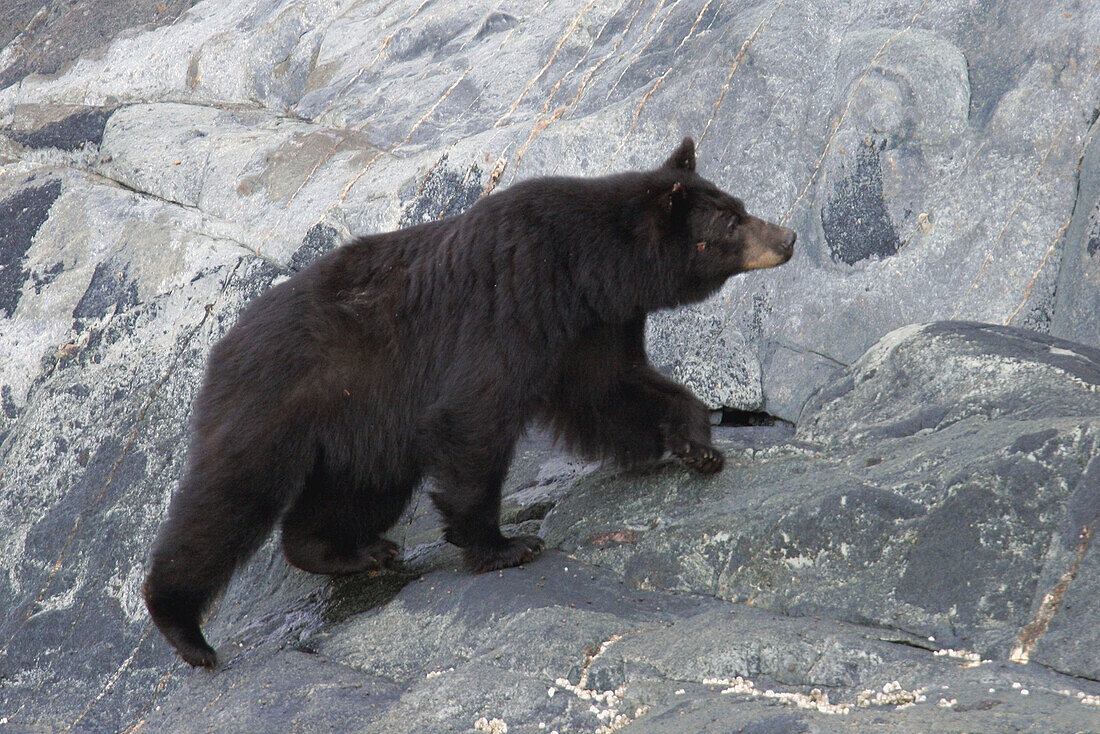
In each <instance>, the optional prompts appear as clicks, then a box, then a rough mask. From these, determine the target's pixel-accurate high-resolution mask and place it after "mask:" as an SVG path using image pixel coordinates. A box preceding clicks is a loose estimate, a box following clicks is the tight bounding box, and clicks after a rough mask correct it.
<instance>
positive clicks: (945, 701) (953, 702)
mask: <svg viewBox="0 0 1100 734" xmlns="http://www.w3.org/2000/svg"><path fill="white" fill-rule="evenodd" d="M958 703H959V699H957V698H941V699H940V700H939V703H937V704H936V705H937V706H939V707H940V708H944V709H950V708H955V706H957V705H958Z"/></svg>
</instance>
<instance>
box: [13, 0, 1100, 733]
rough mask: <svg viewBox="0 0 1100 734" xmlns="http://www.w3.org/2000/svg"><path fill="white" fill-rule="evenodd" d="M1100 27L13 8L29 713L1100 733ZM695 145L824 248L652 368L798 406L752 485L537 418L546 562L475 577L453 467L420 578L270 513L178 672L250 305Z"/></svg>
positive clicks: (754, 276)
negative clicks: (160, 616) (199, 490)
mask: <svg viewBox="0 0 1100 734" xmlns="http://www.w3.org/2000/svg"><path fill="white" fill-rule="evenodd" d="M1097 38H1100V5H1097V4H1096V3H1075V2H1039V3H1037V2H1031V1H1030V0H1007V1H1006V2H1000V3H994V4H974V3H970V2H962V1H961V0H958V1H955V0H949V1H947V2H934V3H933V2H926V1H925V0H906V1H903V2H881V1H879V0H867V1H866V2H857V3H847V2H844V3H842V2H836V1H833V0H830V1H828V2H823V3H821V2H819V3H808V2H792V0H766V1H764V2H755V1H754V2H748V1H744V0H726V1H723V0H713V1H708V0H698V1H696V0H690V1H689V0H680V1H669V0H630V1H628V2H622V1H621V0H614V1H613V2H605V1H604V0H592V2H575V1H573V0H563V1H561V2H558V1H556V0H539V2H537V3H534V4H531V3H526V2H518V0H516V1H509V0H505V2H472V3H442V2H438V1H433V0H427V1H426V2H425V1H423V0H414V1H413V2H390V3H378V2H368V1H367V0H218V1H215V0H201V1H198V2H195V1H194V0H165V1H164V2H159V1H158V2H153V1H152V0H116V1H115V2H109V3H107V2H94V1H93V0H75V1H74V2H66V3H47V2H43V0H24V1H19V2H14V3H3V4H0V596H2V598H4V599H5V600H6V601H5V603H4V604H0V729H4V728H10V729H11V730H13V731H25V730H47V731H52V730H72V731H135V730H141V729H144V730H145V731H170V730H171V731H174V730H180V731H209V730H212V729H214V730H226V731H233V730H239V731H258V730H281V729H293V730H316V731H333V730H339V731H377V732H390V731H394V730H395V729H400V730H406V729H407V730H411V731H423V732H438V731H462V732H467V731H503V729H502V726H503V725H507V727H508V731H511V732H516V731H519V732H526V731H531V732H536V731H546V732H550V731H554V730H557V731H559V732H560V733H561V734H565V732H582V731H583V732H594V731H606V730H618V729H625V730H628V731H642V732H645V731H652V732H664V731H715V732H727V731H742V730H744V731H757V732H768V731H775V732H797V731H830V730H836V729H838V728H844V729H845V730H852V731H863V730H866V731H872V730H873V731H897V732H917V731H928V730H937V731H1016V730H1020V731H1026V730H1034V729H1042V730H1045V731H1052V732H1061V731H1066V732H1071V731H1072V732H1077V731H1100V683H1098V682H1097V681H1100V637H1098V633H1097V630H1098V629H1100V619H1098V618H1097V612H1096V610H1095V609H1094V607H1095V604H1094V600H1095V599H1096V598H1097V594H1098V593H1100V560H1098V559H1100V557H1098V555H1097V553H1098V551H1097V546H1096V544H1095V542H1094V533H1095V526H1096V523H1097V517H1098V516H1100V463H1098V461H1100V459H1097V458H1096V456H1097V454H1098V450H1097V442H1098V439H1100V419H1098V417H1097V416H1100V356H1098V353H1097V350H1096V347H1097V346H1100V302H1098V301H1097V294H1098V293H1100V143H1097V138H1098V131H1100V123H1098V122H1097V118H1098V116H1100V108H1098V107H1097V104H1098V103H1097V100H1098V99H1100V46H1098V45H1097V41H1096V39H1097ZM683 135H693V136H694V137H695V138H696V142H697V145H698V151H699V164H698V165H699V169H700V171H701V172H702V173H703V174H704V175H705V176H707V177H708V178H710V179H711V180H713V181H714V182H716V183H717V184H718V185H720V186H721V187H723V188H725V189H727V190H729V191H731V192H734V193H736V194H737V195H739V196H741V197H743V198H744V199H745V200H746V203H747V205H748V208H749V210H750V211H752V212H753V213H756V214H758V215H760V216H763V217H766V218H769V219H772V220H774V221H782V222H784V223H785V224H786V225H788V226H791V227H792V228H794V229H795V230H797V231H798V233H799V240H798V243H799V244H798V246H797V249H796V254H795V257H794V259H793V260H792V261H791V262H790V263H788V264H787V265H785V266H784V267H782V268H779V269H776V270H774V271H765V272H757V273H751V274H747V275H745V276H741V277H738V278H734V279H732V280H731V282H730V283H729V284H728V286H727V287H726V288H725V289H724V290H723V291H722V292H721V293H720V294H718V295H716V296H715V297H714V298H712V299H711V300H710V301H708V302H707V303H704V304H700V305H698V306H695V307H692V308H690V309H684V310H681V311H678V312H675V313H669V314H658V315H656V316H655V317H653V318H652V319H651V321H650V324H649V326H648V330H647V338H648V340H649V348H650V352H651V355H652V358H653V361H654V363H655V364H657V365H658V366H659V367H660V368H661V369H663V370H665V371H667V372H668V373H669V374H671V375H674V376H675V377H676V378H677V379H678V380H681V381H683V382H684V383H685V384H688V385H689V386H690V387H691V388H692V389H693V390H695V391H696V392H697V393H698V394H699V395H700V397H701V398H703V399H704V400H705V401H706V402H707V403H708V404H709V405H710V406H711V407H712V408H726V409H732V410H734V411H760V410H764V411H767V412H768V413H771V414H772V415H774V416H776V417H778V418H781V419H784V420H785V421H787V422H789V423H782V422H780V423H778V424H776V425H773V426H757V427H751V428H731V427H721V428H717V429H716V437H717V441H718V443H719V445H720V446H722V447H723V449H724V450H725V452H726V455H727V467H726V469H725V470H724V471H723V472H722V473H721V474H720V475H719V476H717V477H714V478H699V477H694V476H691V475H688V474H687V473H686V472H685V471H684V469H683V467H681V466H679V465H678V464H675V463H671V464H662V465H659V466H656V467H650V468H648V469H647V470H645V471H640V472H634V473H629V474H617V473H613V472H610V471H609V470H607V469H603V468H599V467H595V466H592V465H588V464H583V463H580V462H575V461H572V460H570V459H569V458H568V457H564V456H562V455H560V454H559V453H558V452H557V451H556V450H555V449H554V448H553V447H552V446H551V445H550V444H549V442H548V441H547V440H546V439H545V438H544V437H541V436H540V435H538V434H534V435H533V436H532V438H531V440H530V441H529V442H528V443H527V444H525V445H524V446H522V447H521V448H520V450H519V451H518V452H517V459H516V462H515V464H514V465H513V468H512V472H511V475H510V477H509V480H508V485H507V490H506V493H507V495H508V497H507V499H506V501H505V506H504V515H505V521H506V522H507V523H509V525H510V526H511V527H510V531H511V532H540V533H541V534H543V535H544V537H546V538H547V540H548V541H549V543H550V545H551V550H549V551H548V552H547V554H546V555H545V557H543V558H542V559H540V560H539V561H538V562H536V563H534V564H532V565H530V566H529V567H527V568H523V569H511V570H507V571H504V572H501V573H494V574H489V575H486V576H478V577H473V576H468V575H466V574H463V573H461V572H459V571H457V570H456V569H457V560H458V556H457V554H456V553H455V552H454V549H452V548H450V547H448V546H446V545H445V544H442V543H441V542H440V541H439V534H438V526H437V522H436V520H435V518H434V517H433V515H432V513H431V512H430V511H429V506H428V505H429V503H428V502H427V501H426V500H424V499H423V496H421V498H420V499H418V500H416V501H414V503H413V506H412V507H410V509H409V512H408V513H407V515H406V517H405V518H403V519H402V521H401V522H400V523H399V525H398V526H397V527H395V528H394V530H393V531H392V532H391V535H392V536H393V538H394V539H395V540H397V541H399V542H401V543H402V545H403V546H404V548H405V564H406V565H405V568H404V569H402V570H400V571H398V572H395V573H392V574H384V575H379V576H362V577H350V578H342V579H335V580H327V579H321V578H317V577H313V576H310V575H308V574H304V573H299V572H297V571H295V570H292V569H288V568H287V567H286V565H285V563H284V562H283V560H282V558H281V556H280V554H279V553H278V552H277V550H276V549H275V548H274V546H273V545H272V544H269V545H268V546H266V547H265V548H264V549H263V550H262V551H261V552H260V553H259V554H258V555H257V557H256V558H255V559H254V560H253V561H252V563H251V564H250V565H249V566H248V567H247V568H245V569H244V570H242V572H241V573H239V574H238V576H237V578H236V579H235V581H234V583H233V584H232V586H231V587H230V588H229V590H228V591H227V593H226V596H225V597H224V598H223V599H222V600H221V601H220V602H219V604H218V605H217V607H216V609H215V610H214V612H213V614H212V615H211V618H210V619H209V621H208V622H207V625H206V630H207V632H208V634H209V636H210V639H211V641H212V642H213V643H214V644H215V645H216V646H217V647H218V650H219V654H220V656H221V657H222V659H223V660H224V661H225V665H224V667H223V668H221V669H219V670H218V671H216V672H215V673H213V674H208V673H205V672H194V671H191V670H190V669H187V668H186V667H185V666H184V665H183V664H182V663H180V662H179V661H178V660H177V659H176V658H175V657H174V656H173V654H172V653H171V652H170V650H169V648H168V646H167V645H166V644H165V643H164V642H163V640H161V639H160V637H159V635H158V634H157V633H156V632H155V630H153V629H152V628H151V626H150V624H149V621H148V618H147V616H146V614H145V610H144V607H143V604H142V602H141V599H140V591H139V589H140V583H141V579H142V577H143V574H144V563H145V558H146V554H147V552H148V548H149V544H150V542H151V539H152V537H153V534H154V533H155V531H156V528H157V527H158V525H159V523H160V521H161V519H162V518H163V516H164V512H165V509H166V506H167V502H168V498H169V496H170V494H171V492H172V491H173V490H174V488H175V486H176V484H177V481H178V478H179V475H180V473H181V470H182V463H183V461H184V459H185V457H184V454H183V447H184V444H185V439H186V426H187V421H188V418H189V415H190V404H191V401H192V399H193V397H194V394H195V391H196V389H197V387H198V382H199V380H200V378H201V373H202V369H203V364H204V360H205V357H206V354H207V352H208V350H209V348H210V346H211V345H212V344H213V343H214V342H215V341H216V340H217V338H218V337H219V336H220V335H221V334H223V333H224V332H225V330H226V329H227V328H229V326H230V325H231V324H232V323H233V321H234V319H235V318H236V315H237V313H238V312H239V310H240V309H241V307H242V306H243V305H244V304H245V303H247V301H248V300H249V299H250V298H252V297H254V296H255V295H256V294H258V293H260V292H262V291H263V290H264V289H265V288H267V287H269V286H270V285H271V284H273V283H275V282H277V281H278V280H279V279H282V278H285V277H287V276H288V275H290V274H291V273H293V272H294V271H295V270H298V269H300V268H301V267H303V266H305V265H306V264H308V263H309V262H310V261H311V260H313V259H314V258H316V257H317V256H318V255H320V254H322V253H324V252H327V251H328V250H330V249H332V248H333V247H335V246H337V245H338V244H339V243H340V242H342V241H345V240H346V239H348V238H350V237H351V236H354V235H356V234H360V233H368V232H378V231H385V230H389V229H393V228H396V227H400V226H406V225H409V224H414V223H418V222H421V221H427V220H431V219H434V218H437V217H440V216H446V215H449V214H453V213H457V212H460V211H462V210H464V209H465V208H466V207H468V206H469V205H470V204H472V203H473V202H474V201H476V200H477V198H478V197H480V196H482V195H484V194H485V193H488V192H491V191H492V190H494V189H495V188H497V187H500V186H507V185H509V184H510V183H512V182H514V181H517V180H520V179H523V178H526V177H530V176H537V175H547V174H561V175H599V174H603V173H605V172H611V171H617V170H623V169H628V168H640V167H650V166H652V165H654V164H655V163H656V162H657V161H660V160H662V159H663V158H664V157H665V156H666V155H667V154H668V152H669V150H671V147H672V146H673V145H674V144H675V142H677V141H678V140H679V139H680V137H681V136H683ZM945 320H947V321H945ZM974 322H985V323H974ZM915 323H916V324H921V325H914V324H915ZM1018 327H1023V328H1018ZM1025 329H1026V330H1025ZM1063 340H1069V341H1063ZM1086 345H1091V346H1086ZM789 424H795V425H796V426H797V428H796V429H790V427H789ZM838 721H839V722H842V723H839V724H838V723H837V722H838ZM540 724H543V725H545V726H543V727H540V726H539V725H540ZM601 727H602V729H601Z"/></svg>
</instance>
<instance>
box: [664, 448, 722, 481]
mask: <svg viewBox="0 0 1100 734" xmlns="http://www.w3.org/2000/svg"><path fill="white" fill-rule="evenodd" d="M672 453H673V455H675V456H676V457H677V458H679V459H680V461H682V462H684V463H685V464H687V465H688V467H690V468H691V469H694V470H695V471H697V472H699V473H700V474H715V473H717V472H720V471H722V467H723V466H724V465H725V463H726V460H725V458H724V457H723V456H722V452H721V451H719V450H718V449H716V448H714V447H713V446H711V445H710V444H707V443H700V442H698V441H690V440H687V441H683V442H682V443H679V444H676V445H674V446H673V447H672Z"/></svg>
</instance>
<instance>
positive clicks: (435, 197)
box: [399, 155, 482, 227]
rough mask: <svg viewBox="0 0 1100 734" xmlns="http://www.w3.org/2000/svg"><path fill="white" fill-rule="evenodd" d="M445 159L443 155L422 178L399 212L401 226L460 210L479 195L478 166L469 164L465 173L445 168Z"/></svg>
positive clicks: (448, 214)
mask: <svg viewBox="0 0 1100 734" xmlns="http://www.w3.org/2000/svg"><path fill="white" fill-rule="evenodd" d="M446 163H447V156H446V155H444V156H443V157H442V158H441V159H440V160H439V162H438V163H437V164H436V165H435V167H434V168H433V169H432V170H431V172H430V173H429V174H428V176H427V178H425V179H424V183H423V184H421V186H420V189H419V191H417V192H416V194H415V196H413V197H412V201H411V202H410V203H409V204H407V205H406V207H405V211H404V213H403V214H402V215H401V221H400V223H399V225H400V226H401V227H409V226H412V225H414V224H421V223H422V222H431V221H434V220H436V219H442V218H443V217H449V216H452V215H455V214H461V213H462V212H464V211H466V210H467V209H469V208H470V207H471V206H473V204H474V202H476V201H477V200H478V199H479V198H480V197H481V194H482V184H481V169H480V168H479V167H478V166H476V165H474V166H470V168H469V169H468V170H467V171H466V172H465V173H459V172H458V171H454V170H451V169H450V168H448V167H447V166H446Z"/></svg>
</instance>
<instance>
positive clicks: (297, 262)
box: [290, 222, 340, 270]
mask: <svg viewBox="0 0 1100 734" xmlns="http://www.w3.org/2000/svg"><path fill="white" fill-rule="evenodd" d="M339 244H340V242H339V235H338V234H337V232H336V230H335V229H333V228H332V227H330V226H328V225H327V224H322V223H320V222H318V223H317V224H315V225H313V226H312V227H310V228H309V231H308V232H306V236H305V238H304V239H303V240H302V244H301V245H300V246H299V247H298V249H297V250H295V251H294V255H292V256H291V258H290V267H291V268H292V269H293V270H301V269H302V268H304V267H305V266H306V265H309V264H310V263H311V262H313V261H314V260H316V259H317V258H319V257H321V255H324V254H325V253H326V252H329V251H331V250H333V249H335V248H336V246H337V245H339Z"/></svg>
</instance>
